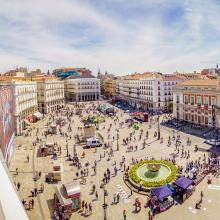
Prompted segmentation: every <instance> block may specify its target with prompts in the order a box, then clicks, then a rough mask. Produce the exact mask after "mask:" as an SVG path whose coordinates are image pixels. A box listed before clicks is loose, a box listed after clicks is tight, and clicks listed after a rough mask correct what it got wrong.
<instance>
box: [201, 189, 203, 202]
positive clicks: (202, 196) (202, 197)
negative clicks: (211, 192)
mask: <svg viewBox="0 0 220 220" xmlns="http://www.w3.org/2000/svg"><path fill="white" fill-rule="evenodd" d="M200 195H201V202H202V198H203V191H201V194H200Z"/></svg>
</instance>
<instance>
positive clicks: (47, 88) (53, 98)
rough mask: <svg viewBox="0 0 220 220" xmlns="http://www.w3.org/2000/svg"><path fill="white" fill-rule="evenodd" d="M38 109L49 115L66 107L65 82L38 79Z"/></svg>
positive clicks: (53, 79)
mask: <svg viewBox="0 0 220 220" xmlns="http://www.w3.org/2000/svg"><path fill="white" fill-rule="evenodd" d="M37 100H38V109H39V111H40V112H41V113H43V114H47V113H49V112H52V111H55V110H57V109H59V108H62V107H63V106H64V82H63V81H61V80H58V79H55V78H50V77H47V78H42V79H37Z"/></svg>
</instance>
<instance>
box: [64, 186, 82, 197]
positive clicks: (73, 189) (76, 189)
mask: <svg viewBox="0 0 220 220" xmlns="http://www.w3.org/2000/svg"><path fill="white" fill-rule="evenodd" d="M63 186H64V188H65V189H66V192H67V195H68V197H71V198H72V197H75V196H74V195H76V197H79V195H80V192H81V190H80V185H79V184H78V183H77V182H70V183H66V184H63Z"/></svg>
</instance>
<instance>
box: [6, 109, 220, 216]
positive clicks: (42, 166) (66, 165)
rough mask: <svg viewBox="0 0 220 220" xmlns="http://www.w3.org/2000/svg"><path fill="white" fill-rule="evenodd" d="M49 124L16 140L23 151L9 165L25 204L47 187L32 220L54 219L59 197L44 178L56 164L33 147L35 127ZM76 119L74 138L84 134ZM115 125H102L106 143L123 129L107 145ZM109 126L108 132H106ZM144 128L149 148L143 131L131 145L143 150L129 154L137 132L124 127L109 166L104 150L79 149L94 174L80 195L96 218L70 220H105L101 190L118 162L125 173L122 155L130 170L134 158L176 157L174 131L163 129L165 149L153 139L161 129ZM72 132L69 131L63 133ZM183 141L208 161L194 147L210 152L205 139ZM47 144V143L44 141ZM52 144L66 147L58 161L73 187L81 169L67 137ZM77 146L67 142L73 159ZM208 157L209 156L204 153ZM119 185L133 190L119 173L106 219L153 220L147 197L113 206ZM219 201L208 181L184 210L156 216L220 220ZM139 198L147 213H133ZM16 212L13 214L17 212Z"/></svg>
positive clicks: (184, 137) (110, 185) (37, 200)
mask: <svg viewBox="0 0 220 220" xmlns="http://www.w3.org/2000/svg"><path fill="white" fill-rule="evenodd" d="M117 115H118V116H119V120H120V121H124V120H125V119H126V118H127V117H128V114H127V113H123V112H122V111H121V110H119V112H118V113H117ZM48 119H49V116H47V117H46V118H45V119H44V120H43V121H39V122H37V123H35V124H34V126H35V129H33V130H32V132H31V136H28V137H17V140H16V142H17V146H19V145H20V144H21V145H22V146H21V147H20V148H19V149H18V147H17V149H16V151H15V153H14V156H13V158H12V161H11V164H10V172H11V174H12V176H13V178H14V182H15V184H17V183H18V182H20V184H21V188H20V190H19V194H20V197H21V199H25V200H30V199H31V192H30V191H31V189H33V188H34V187H35V184H36V186H37V187H38V188H39V187H40V184H41V183H44V192H43V193H39V194H38V196H37V197H35V198H34V200H35V207H34V209H33V210H31V211H29V210H28V211H27V213H28V215H29V217H30V219H33V220H35V219H36V220H38V219H51V216H52V212H53V197H54V192H55V184H46V183H45V175H46V174H47V173H48V172H51V171H52V167H53V160H52V158H51V156H47V157H40V156H39V152H38V149H39V145H37V146H36V147H34V148H33V147H32V142H33V141H34V140H35V139H36V128H39V130H40V133H41V132H43V130H44V127H45V125H46V124H47V122H48ZM72 119H74V124H72V129H73V130H72V132H71V135H72V137H74V135H75V134H76V133H79V131H78V129H77V127H78V126H82V123H81V121H80V118H79V117H78V116H76V115H74V116H73V117H72ZM110 123H112V124H114V123H113V121H112V119H111V118H107V119H106V122H105V123H103V124H100V129H99V132H100V133H101V134H102V135H103V137H104V140H105V141H106V142H108V141H110V140H111V141H112V137H113V136H115V137H116V134H117V131H116V128H118V126H114V125H113V129H112V130H111V132H110V136H111V137H110V140H108V134H109V133H108V131H107V128H108V127H109V124H110ZM104 125H105V129H104V128H103V127H104ZM141 128H142V129H143V130H144V134H145V131H147V130H149V138H148V140H147V141H146V142H147V143H148V144H149V145H148V146H146V148H145V149H144V150H141V148H142V143H143V138H144V136H145V135H143V138H142V140H141V141H138V139H139V133H140V131H136V132H135V135H136V141H133V142H132V145H133V146H135V145H137V146H138V150H137V151H133V152H126V151H127V148H126V147H125V146H124V145H122V140H123V138H125V137H128V135H129V133H130V132H132V131H133V128H128V127H127V126H123V127H122V128H120V129H119V137H120V138H119V151H116V148H117V141H116V140H115V141H114V142H113V149H114V157H113V158H111V160H110V161H107V156H106V157H105V158H102V159H101V161H100V153H102V154H103V152H104V149H103V147H100V148H97V152H95V149H94V148H92V149H83V148H82V146H80V145H77V146H76V151H77V154H78V155H81V154H82V152H83V151H85V154H86V156H85V158H82V159H81V162H82V164H85V162H86V161H90V164H91V165H90V169H89V176H88V177H87V181H86V182H87V183H86V184H85V185H81V191H82V200H84V201H87V202H92V206H93V213H92V214H91V215H89V216H87V217H85V216H84V213H83V212H76V213H73V215H72V216H71V219H77V220H81V219H91V220H92V219H94V220H101V219H103V216H104V212H103V208H102V204H103V190H101V189H100V188H99V186H100V183H101V180H102V178H103V173H104V172H105V171H106V169H107V168H109V169H110V170H111V173H113V171H114V166H113V163H114V160H115V161H116V164H117V168H118V169H120V165H119V163H120V161H121V159H122V156H123V155H124V156H125V158H126V160H125V163H126V166H128V165H130V163H131V160H132V157H134V158H135V159H136V158H137V159H141V158H143V159H144V158H145V157H154V158H155V159H161V157H162V158H165V157H166V158H168V157H169V156H170V155H171V154H172V153H174V148H175V147H174V143H172V145H171V147H168V146H167V140H168V137H169V136H172V129H169V128H167V127H163V126H161V136H162V137H163V139H164V141H163V143H162V144H161V143H160V141H158V140H157V139H156V138H155V137H153V136H154V132H155V131H156V130H157V124H152V128H151V129H149V123H143V124H142V126H141ZM64 130H65V131H67V126H66V127H65V129H64ZM179 134H180V136H181V140H182V143H183V145H184V146H185V150H189V151H190V155H191V156H190V158H189V160H196V159H198V157H199V156H203V154H204V152H200V151H198V152H196V153H195V152H194V145H195V144H197V145H198V146H199V147H202V148H204V149H208V148H209V147H210V146H208V145H206V144H204V143H203V140H202V139H200V138H198V137H194V136H191V135H186V134H183V133H181V132H179ZM188 137H189V138H190V139H191V140H192V146H191V147H189V146H188V147H187V146H186V140H187V138H188ZM42 139H43V140H45V138H43V137H42ZM115 139H116V138H115ZM46 140H47V141H49V140H51V141H55V142H58V144H60V145H61V146H62V154H61V155H59V156H58V158H59V161H60V162H61V163H62V164H63V169H64V171H63V173H62V182H69V181H72V180H73V179H74V178H75V177H76V171H77V168H76V167H75V166H72V163H71V162H70V161H68V157H66V155H67V152H66V138H64V137H61V136H60V135H53V136H50V135H49V136H48V137H47V138H46ZM74 143H75V141H74V138H72V139H71V140H68V152H69V153H70V154H71V155H72V152H73V144H74ZM205 154H207V152H205ZM27 155H29V157H30V161H29V162H27ZM95 160H97V161H98V164H97V174H96V176H94V175H93V170H92V168H91V167H92V166H93V163H94V161H95ZM177 164H178V165H183V166H184V167H185V164H186V159H185V158H180V157H177ZM16 168H18V172H19V174H18V175H17V176H16V175H15V170H16ZM34 170H36V171H41V172H42V176H41V178H40V180H38V181H37V182H34V181H33V176H34V175H33V172H34ZM214 182H215V183H216V184H219V179H218V178H215V179H214ZM93 184H95V185H96V188H98V195H99V198H98V200H97V201H96V200H95V195H91V193H90V192H91V188H92V185H93ZM117 185H120V186H121V187H122V189H123V190H124V191H125V192H127V193H128V194H129V193H130V189H129V188H128V187H127V186H126V185H125V183H124V181H123V173H122V172H121V171H120V170H119V172H118V174H117V176H116V177H111V180H110V182H109V183H108V184H107V185H106V187H105V188H106V190H107V191H108V196H107V197H106V202H107V204H108V208H107V219H110V220H115V219H118V220H120V219H123V210H124V209H125V210H126V212H127V220H130V219H140V220H145V219H148V209H147V208H144V204H145V203H146V201H147V198H146V196H143V195H139V194H137V193H133V195H132V196H131V197H130V199H128V200H124V199H123V198H122V197H121V198H120V202H119V203H118V204H117V205H112V201H113V194H114V193H116V192H118V191H119V188H118V186H117ZM201 190H203V192H204V202H203V204H202V209H201V210H196V211H195V209H194V207H195V203H196V201H198V200H199V198H200V192H201ZM219 196H220V192H219V191H217V190H209V189H208V185H207V180H206V179H204V180H203V181H202V182H201V183H200V184H199V185H198V187H197V189H196V192H195V193H194V194H193V195H192V196H191V197H190V198H189V199H188V200H187V201H186V202H185V203H184V204H182V205H176V206H173V207H172V208H171V209H169V210H168V211H166V212H164V213H161V214H159V215H157V216H156V217H155V219H158V220H168V219H169V220H174V219H175V220H176V219H178V220H186V219H187V220H196V219H199V220H203V219H204V220H205V219H206V220H207V219H210V220H215V219H216V220H217V219H220V218H219V216H220V213H219V209H218V207H219V205H220V202H219ZM136 197H139V199H140V201H141V203H142V209H141V211H140V212H139V213H135V212H134V206H133V204H134V200H135V198H136ZM12 211H13V210H12Z"/></svg>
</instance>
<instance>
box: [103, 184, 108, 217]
mask: <svg viewBox="0 0 220 220" xmlns="http://www.w3.org/2000/svg"><path fill="white" fill-rule="evenodd" d="M103 196H104V203H103V204H102V208H103V210H104V220H107V216H106V209H107V207H108V204H106V202H105V197H106V196H107V192H106V190H105V186H104V185H103Z"/></svg>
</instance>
